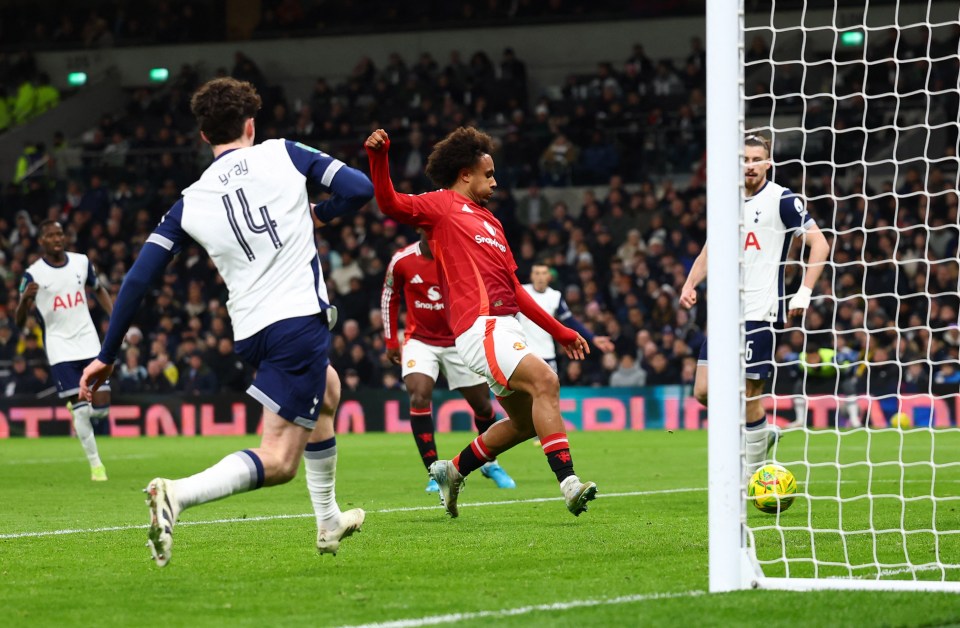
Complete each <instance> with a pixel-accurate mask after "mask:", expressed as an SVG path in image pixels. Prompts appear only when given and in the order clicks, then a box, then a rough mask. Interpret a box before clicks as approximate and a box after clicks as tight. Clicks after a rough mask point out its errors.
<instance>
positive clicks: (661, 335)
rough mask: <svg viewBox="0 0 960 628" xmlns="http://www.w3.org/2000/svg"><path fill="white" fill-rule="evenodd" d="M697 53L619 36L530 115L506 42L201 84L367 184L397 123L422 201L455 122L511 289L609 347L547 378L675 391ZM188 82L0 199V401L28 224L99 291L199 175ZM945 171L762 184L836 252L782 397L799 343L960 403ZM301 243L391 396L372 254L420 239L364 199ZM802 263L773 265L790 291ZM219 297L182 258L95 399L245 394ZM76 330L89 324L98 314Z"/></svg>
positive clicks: (688, 346) (240, 58)
mask: <svg viewBox="0 0 960 628" xmlns="http://www.w3.org/2000/svg"><path fill="white" fill-rule="evenodd" d="M703 60H704V57H703V51H702V46H701V45H700V42H699V41H698V40H696V39H695V40H693V41H692V42H691V49H690V53H689V55H688V56H687V57H686V58H685V59H684V60H683V63H682V66H683V68H684V70H683V72H676V71H675V70H674V69H673V67H674V65H673V63H671V62H670V61H660V62H656V63H655V62H653V61H652V60H650V59H648V58H647V57H646V56H645V55H644V53H643V48H642V46H640V45H637V46H635V47H634V48H633V49H632V50H631V51H629V54H628V55H627V58H626V59H625V61H624V62H623V63H622V64H620V65H619V66H614V65H613V64H612V63H607V62H602V63H599V64H598V66H597V70H596V72H595V73H594V74H593V75H590V76H583V77H570V79H569V80H568V81H567V83H566V84H565V85H563V86H560V87H559V92H560V93H561V97H559V98H556V99H550V98H548V97H542V98H539V99H534V100H531V101H530V102H528V101H527V100H526V98H525V97H524V96H523V94H526V93H527V89H526V80H527V77H526V69H525V66H524V64H523V62H522V60H520V59H519V58H518V57H517V56H516V54H515V53H514V51H513V50H511V49H506V50H504V51H503V54H502V57H501V59H500V61H499V63H498V64H494V63H493V62H492V61H491V60H490V58H489V57H488V55H487V54H485V53H484V52H477V53H475V54H473V55H471V56H470V57H469V61H467V62H465V61H463V58H462V57H461V56H460V54H459V53H457V52H454V53H452V54H451V56H450V59H449V60H448V62H447V63H446V64H445V65H441V64H440V63H438V62H437V61H436V60H435V59H433V58H432V57H431V56H429V55H423V56H421V57H420V58H419V59H417V60H416V62H415V63H413V64H410V65H408V64H407V63H406V60H404V59H403V58H402V57H401V56H400V55H399V54H398V55H394V56H392V57H391V59H390V61H389V62H388V64H387V65H386V66H384V67H379V68H378V67H375V66H374V64H373V62H372V61H371V60H370V59H367V58H364V59H361V60H359V61H358V63H357V65H356V67H355V68H354V70H353V72H352V74H351V77H350V78H349V80H347V81H346V82H344V83H343V84H339V85H331V84H329V83H328V82H327V81H326V80H325V79H323V78H319V79H318V80H317V82H316V84H315V85H314V87H313V90H312V92H311V93H309V94H298V95H287V94H284V93H283V91H282V90H281V89H279V88H278V87H276V86H274V85H271V84H270V83H269V82H268V81H267V80H266V79H265V77H264V75H263V73H262V72H261V71H260V70H259V69H258V67H257V64H256V63H255V62H254V60H252V59H250V58H248V57H246V56H245V55H243V54H242V53H237V56H236V62H235V65H234V66H233V68H231V69H230V70H229V71H228V70H227V69H225V68H224V69H221V70H218V73H220V74H227V73H229V74H231V75H233V76H235V77H237V78H242V79H244V80H249V81H251V82H252V83H254V85H256V86H257V87H258V90H259V91H260V93H261V94H262V95H263V96H264V107H263V109H262V111H261V114H260V117H259V118H258V132H257V137H258V139H267V138H273V137H287V138H289V139H298V140H301V141H303V142H304V143H307V144H310V145H314V146H317V147H319V148H321V149H323V150H325V151H326V152H328V153H331V154H333V155H335V156H337V157H339V158H340V159H342V160H344V161H345V162H347V163H349V164H351V165H354V166H356V167H359V168H361V169H364V170H366V169H367V164H366V159H365V155H363V150H362V139H363V137H364V135H365V134H366V132H368V130H369V129H370V128H372V127H375V126H383V127H385V128H389V129H391V132H392V133H393V129H396V134H395V135H393V137H395V138H396V139H395V140H394V143H393V146H394V148H393V150H392V152H391V156H392V157H393V163H392V172H393V177H394V181H395V183H396V185H397V188H398V190H401V191H405V192H409V193H418V192H422V191H425V190H428V189H430V187H431V186H430V182H429V181H427V180H426V179H425V178H424V175H423V167H424V165H425V164H426V158H427V156H428V154H429V152H430V148H431V146H432V145H433V143H434V142H436V141H437V140H438V139H440V138H442V137H443V136H444V135H445V134H446V133H447V132H448V131H449V130H451V129H452V128H455V127H456V126H460V125H475V126H478V127H480V128H482V129H484V130H487V131H488V132H489V133H491V134H492V135H494V136H495V137H496V138H497V140H498V149H497V154H496V155H494V158H495V160H496V164H497V179H498V182H499V188H498V191H497V194H496V196H495V198H494V199H493V200H492V201H491V204H490V208H491V210H492V211H493V212H494V213H495V214H496V215H497V216H498V218H499V219H500V220H501V222H502V223H503V226H504V229H505V232H506V235H507V238H508V239H509V241H510V244H511V247H512V248H513V250H514V251H515V253H516V257H517V262H518V264H519V270H518V276H519V277H520V278H521V280H523V281H527V280H528V278H529V275H530V268H531V266H532V265H533V264H534V263H535V262H538V261H541V260H543V261H546V262H547V263H548V264H549V265H550V267H551V268H552V272H553V273H554V277H555V280H554V283H553V285H554V286H555V287H556V288H558V289H560V290H561V291H562V292H563V294H564V297H565V299H566V302H567V303H568V305H569V306H570V308H571V310H572V311H573V312H574V313H575V315H576V316H578V317H579V318H580V319H581V320H582V321H584V322H585V323H586V324H587V325H588V326H589V327H591V328H592V329H593V330H594V331H595V332H596V333H598V334H603V335H608V336H610V338H611V339H612V341H613V343H614V344H615V346H616V351H615V352H614V353H612V354H607V355H602V354H600V352H594V353H593V354H592V355H591V356H590V358H589V359H588V360H586V361H585V362H582V363H578V362H566V361H561V365H560V371H561V372H560V375H561V383H562V384H564V385H567V386H571V385H583V386H596V385H662V384H681V385H691V384H692V382H693V379H694V375H695V371H696V364H697V355H698V350H699V347H700V344H701V342H702V340H703V337H704V330H705V328H706V324H705V323H706V311H705V308H704V307H703V306H702V305H700V306H697V307H696V308H694V309H693V310H692V311H687V310H684V309H682V308H681V307H680V306H679V304H678V295H679V293H680V290H681V287H682V285H683V282H684V280H685V278H686V275H687V273H688V271H689V269H690V266H691V264H692V263H693V260H694V259H695V258H696V256H697V255H698V254H699V252H700V250H701V247H702V245H703V243H704V241H705V238H706V213H705V210H706V197H705V188H704V174H703V163H704V160H703V158H702V157H703V149H704V115H705V109H704V100H703V91H704V90H703V79H704V62H703ZM200 80H201V77H200V76H199V75H198V74H197V72H196V71H195V70H194V68H192V67H190V66H184V67H183V68H182V69H181V70H180V72H179V73H178V74H177V75H176V76H175V77H174V78H173V79H172V80H171V82H170V84H169V85H168V86H166V87H164V88H162V89H137V90H134V91H133V92H132V93H131V96H130V101H129V104H128V107H127V110H126V112H125V114H124V115H123V116H116V117H115V116H112V115H104V116H103V117H102V118H101V120H100V121H99V123H98V124H97V125H95V127H94V128H92V129H91V131H90V132H89V133H88V134H86V135H85V136H84V137H83V138H81V139H80V140H79V141H77V142H70V141H68V140H67V139H65V138H58V141H57V142H56V143H55V144H54V145H53V146H51V147H49V148H48V149H43V150H44V151H45V152H46V154H45V155H44V163H45V164H46V165H45V166H44V167H41V168H39V169H38V170H37V171H36V172H34V173H33V174H31V175H30V176H28V177H26V178H24V179H23V180H22V181H20V182H18V183H11V184H9V185H7V186H6V187H5V188H4V190H3V198H2V199H0V202H2V204H3V206H4V207H5V208H16V209H17V211H15V212H14V211H9V212H4V213H3V215H2V216H0V280H2V284H0V385H2V390H3V393H2V394H3V395H13V394H31V395H35V394H44V393H45V391H52V389H53V386H52V384H51V382H50V375H49V372H48V369H47V368H46V361H45V357H44V354H43V351H42V348H41V345H42V332H41V330H40V328H39V325H38V324H37V321H36V320H35V319H31V320H30V321H29V322H28V325H27V328H26V329H24V330H18V329H15V328H14V326H13V323H12V313H13V311H14V309H15V307H16V303H17V300H18V291H17V287H18V282H19V280H20V277H21V276H22V274H23V270H24V268H25V267H26V266H27V265H28V264H29V263H30V262H31V261H32V260H33V259H35V257H36V256H37V255H38V247H37V241H36V235H37V231H36V225H37V224H38V222H39V221H41V220H43V219H46V218H53V219H57V220H60V221H62V222H63V224H64V228H65V230H66V232H67V234H68V237H69V239H70V242H71V244H70V245H69V247H68V248H70V249H72V250H77V251H80V252H84V253H86V254H87V255H88V256H90V258H91V260H92V261H93V263H94V264H95V266H96V267H97V269H98V270H99V272H100V273H101V274H102V275H103V276H104V277H105V278H106V279H107V280H108V281H109V283H110V285H111V290H112V292H113V293H114V294H115V293H116V290H117V289H118V288H119V285H120V283H121V281H122V279H123V276H124V274H125V272H126V271H127V270H128V269H129V268H130V265H131V264H132V262H133V260H134V259H135V257H136V255H137V252H138V250H139V247H140V246H141V245H142V243H143V242H144V240H145V239H146V237H147V235H148V234H149V233H150V231H151V230H152V229H153V227H154V226H155V225H156V223H157V221H158V220H159V219H160V217H161V216H162V214H163V212H164V211H165V210H166V209H167V208H168V207H170V205H172V204H173V203H174V202H175V201H176V200H177V199H178V198H179V195H180V190H181V189H182V188H183V187H184V186H185V185H186V184H188V183H189V182H190V181H192V180H193V179H194V178H195V177H196V175H197V174H198V173H199V172H200V171H202V169H203V168H204V167H205V166H206V164H208V163H209V160H210V156H209V151H207V150H206V148H205V147H204V146H202V145H201V143H200V142H199V139H198V137H197V136H196V134H195V131H194V129H193V126H192V122H191V118H190V113H189V107H188V100H189V95H190V93H191V92H192V90H193V89H194V88H195V87H196V86H197V85H198V84H199V82H200ZM827 145H830V144H829V143H828V144H827ZM47 158H49V159H47ZM953 174H954V173H952V172H944V171H943V170H941V169H939V168H936V167H934V168H931V169H930V170H929V171H928V172H921V171H920V170H910V171H908V172H906V173H905V175H904V176H903V177H901V179H900V180H898V181H897V182H896V186H895V187H894V184H893V183H892V182H891V183H888V184H885V185H884V186H881V188H880V189H873V187H872V186H873V185H875V184H873V182H871V184H870V185H868V184H867V183H865V182H864V181H862V180H850V179H841V178H840V177H833V176H832V174H830V173H823V174H822V175H818V176H817V177H808V178H807V179H806V180H803V179H801V178H800V176H799V174H797V173H790V172H789V171H788V172H787V173H786V174H785V176H777V175H774V178H776V179H777V180H778V182H780V183H781V184H783V185H788V186H790V187H792V188H793V189H795V190H797V191H802V192H803V193H804V194H805V195H806V196H807V197H808V198H810V199H811V202H810V205H809V210H810V212H811V215H812V216H813V217H814V218H815V219H816V220H818V222H819V223H820V225H821V226H822V227H824V228H825V229H826V231H827V233H828V239H829V240H830V241H831V243H832V244H833V245H834V253H833V258H832V261H833V262H834V265H833V267H832V268H831V269H829V270H828V272H826V273H824V276H823V278H822V280H821V282H820V286H819V287H818V289H817V290H816V291H815V296H817V297H819V298H817V299H815V300H814V306H813V307H812V308H811V310H810V311H809V312H808V314H807V316H806V318H805V320H804V321H803V323H800V322H799V321H793V324H794V325H801V324H802V325H805V327H806V330H805V331H806V333H804V332H803V331H801V330H800V329H799V328H798V329H796V330H794V331H787V332H785V333H783V334H782V335H781V338H780V346H779V349H778V353H777V356H778V360H779V361H781V362H782V366H781V368H779V369H778V371H777V379H776V381H775V384H774V385H775V387H776V390H777V391H778V392H782V393H785V394H790V393H792V392H795V390H796V387H797V385H798V382H801V383H802V382H803V381H804V373H805V371H804V369H802V368H800V366H799V364H798V361H799V355H800V353H801V352H803V351H808V352H812V351H815V349H814V346H816V347H835V348H839V349H849V351H844V352H842V353H843V354H844V355H848V356H850V355H852V356H853V361H854V362H855V364H853V366H852V367H851V368H849V369H846V371H845V373H846V374H848V376H852V377H855V378H857V382H858V383H857V389H858V391H859V392H860V393H869V394H872V395H878V394H890V393H891V392H896V391H898V390H899V391H901V392H911V391H913V392H925V391H928V390H930V389H931V387H933V390H934V391H935V392H936V391H937V390H949V387H950V386H953V388H954V389H955V388H956V383H957V381H958V370H960V369H958V366H957V360H958V355H957V350H958V345H960V333H958V331H957V322H958V320H957V317H958V311H960V302H958V301H960V295H958V291H957V282H958V268H957V236H958V230H957V227H956V225H957V224H958V223H957V195H956V192H955V187H956V186H955V181H954V176H953ZM668 175H669V176H668ZM924 175H925V176H924ZM574 184H579V185H583V186H595V187H584V188H583V191H582V194H581V198H580V199H579V201H578V202H577V203H573V204H569V203H568V202H565V201H564V200H561V195H560V194H559V192H561V191H562V190H563V189H564V188H565V187H566V186H570V185H574ZM521 190H523V191H524V193H522V194H520V193H519V192H520V191H521ZM567 197H568V195H563V198H567ZM834 217H836V218H834ZM834 229H836V230H837V232H836V235H835V234H834V232H833V230H834ZM898 230H899V231H898ZM317 233H318V251H319V254H320V257H321V260H322V263H323V267H324V273H325V277H326V278H327V280H328V285H329V291H330V294H331V297H332V299H333V302H334V304H335V305H337V306H338V308H339V309H340V323H339V324H338V327H337V328H336V330H335V331H336V336H335V339H334V341H333V347H332V350H331V361H332V363H333V365H334V366H335V367H336V368H337V370H338V371H339V372H340V373H341V375H342V377H343V379H344V385H345V386H346V387H347V388H348V389H358V388H363V387H387V388H397V387H399V386H400V385H401V383H400V377H399V369H398V368H397V367H396V366H394V365H392V364H391V363H390V362H389V361H388V360H387V359H386V357H385V348H384V343H383V338H382V326H383V322H382V319H381V316H380V311H379V300H380V291H381V287H382V283H383V278H384V272H385V268H386V265H387V263H388V262H389V260H390V257H391V255H392V254H393V252H394V251H395V250H397V249H398V248H399V247H402V246H404V245H406V244H408V243H410V242H412V241H413V240H414V239H415V238H416V235H415V234H414V233H412V232H411V231H410V230H409V229H407V228H405V227H402V226H400V225H398V224H396V223H394V222H393V221H390V220H384V218H383V217H382V215H381V214H379V212H378V211H377V209H376V207H375V205H372V204H371V205H368V206H366V207H365V208H364V209H363V210H361V211H360V212H359V213H357V214H356V215H354V216H351V217H347V218H344V219H342V220H338V221H336V222H335V223H333V224H330V225H326V226H323V227H321V228H319V229H318V232H317ZM793 259H796V255H794V256H793ZM797 271H798V266H796V265H790V266H788V269H787V282H788V286H789V285H794V284H796V283H797V282H798V279H797V277H796V274H797ZM891 286H893V287H894V288H891ZM226 298H227V295H226V294H225V291H224V287H223V283H222V280H221V279H220V277H219V276H218V275H217V273H216V272H215V270H214V268H213V265H212V263H211V262H210V260H209V259H207V258H206V257H205V256H204V255H203V254H202V253H201V251H200V249H199V248H198V247H189V248H187V249H185V250H184V251H183V252H182V253H181V254H180V255H179V256H178V258H177V259H176V260H175V261H174V262H173V263H172V264H171V266H170V267H169V268H168V269H167V273H166V275H165V277H164V281H163V287H162V288H160V289H159V290H157V291H156V292H154V293H153V294H152V295H151V296H150V297H149V298H148V301H147V303H146V304H145V306H144V308H143V309H142V311H141V312H140V314H139V315H138V319H137V321H136V323H137V328H136V329H135V330H131V333H130V334H128V336H127V340H126V343H125V346H126V348H125V351H124V354H123V356H122V358H121V360H120V361H121V364H120V366H119V368H118V369H117V372H116V374H115V376H114V389H115V390H119V391H123V392H168V391H172V390H179V391H181V392H183V393H184V394H200V393H207V392H214V391H217V390H230V391H234V390H235V391H242V390H244V389H245V388H246V385H247V383H248V382H249V379H250V376H251V374H250V372H249V371H248V369H247V368H246V367H245V366H244V365H243V363H242V362H241V361H240V360H239V358H238V357H237V356H236V355H235V354H234V353H233V342H232V340H231V334H230V327H229V325H230V323H229V319H228V317H227V314H226V308H225V305H224V303H225V301H226ZM704 302H705V301H704V299H700V303H704ZM94 316H95V320H97V321H98V325H99V327H100V329H101V333H102V331H103V330H104V329H105V322H106V321H105V318H104V315H103V313H102V312H99V311H95V312H94ZM895 324H899V326H900V327H901V329H902V330H903V331H897V330H896V329H894V325H895ZM928 326H929V328H931V330H932V331H929V330H927V329H925V327H928ZM824 329H832V330H834V331H833V333H832V334H830V337H829V338H822V337H821V336H822V334H819V333H816V332H819V331H820V330H824ZM931 365H932V366H931ZM944 386H945V387H946V388H943V387H944ZM954 392H955V390H954Z"/></svg>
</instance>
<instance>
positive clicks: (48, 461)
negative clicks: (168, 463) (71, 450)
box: [0, 454, 157, 465]
mask: <svg viewBox="0 0 960 628" xmlns="http://www.w3.org/2000/svg"><path fill="white" fill-rule="evenodd" d="M156 457H157V455H156V454H121V455H119V456H113V455H111V456H110V458H109V460H107V462H110V461H112V460H142V459H144V458H156ZM81 462H86V461H85V460H84V459H83V458H26V459H24V460H3V461H0V464H4V465H21V464H59V463H63V464H78V463H81Z"/></svg>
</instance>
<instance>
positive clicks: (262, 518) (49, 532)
mask: <svg viewBox="0 0 960 628" xmlns="http://www.w3.org/2000/svg"><path fill="white" fill-rule="evenodd" d="M705 490H706V489H704V488H671V489H663V490H657V491H633V492H629V493H606V494H600V495H597V497H598V498H600V497H602V498H605V499H611V498H614V497H642V496H646V495H665V494H669V493H689V492H694V491H705ZM562 499H563V497H535V498H531V499H511V500H504V501H495V502H477V503H473V504H470V503H467V504H460V507H461V508H467V507H483V506H509V505H511V504H534V503H539V502H554V501H561V500H562ZM441 508H443V507H442V506H439V505H436V506H407V507H401V508H382V509H380V510H372V511H370V512H371V513H376V514H388V513H392V512H416V511H420V510H440V509H441ZM314 516H316V515H314V514H313V513H312V512H311V513H304V514H299V515H263V516H260V517H231V518H229V519H209V520H205V521H180V522H178V523H177V526H205V525H219V524H222V523H243V522H245V521H275V520H281V519H304V518H307V517H314ZM148 527H150V526H148V525H126V526H108V527H103V528H86V529H81V528H73V529H65V530H44V531H40V532H9V533H6V534H0V540H2V539H25V538H40V537H46V536H64V535H68V534H92V533H97V532H123V531H125V530H146V529H147V528H148Z"/></svg>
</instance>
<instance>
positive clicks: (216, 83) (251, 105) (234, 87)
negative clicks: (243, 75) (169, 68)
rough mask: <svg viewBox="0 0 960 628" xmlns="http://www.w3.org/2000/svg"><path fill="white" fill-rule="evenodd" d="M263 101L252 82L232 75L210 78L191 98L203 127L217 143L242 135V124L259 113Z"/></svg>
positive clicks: (209, 139) (201, 129)
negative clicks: (240, 79) (239, 79)
mask: <svg viewBox="0 0 960 628" xmlns="http://www.w3.org/2000/svg"><path fill="white" fill-rule="evenodd" d="M261 104H262V101H261V100H260V96H259V95H258V94H257V90H256V88H255V87H254V86H253V85H251V84H250V83H248V82H247V81H238V80H237V79H235V78H230V77H225V78H217V79H213V80H212V81H207V82H206V83H204V84H203V85H201V86H200V88H199V89H198V90H197V91H196V92H194V94H193V97H192V98H190V110H191V111H192V112H193V115H194V116H195V117H196V118H197V123H198V124H199V125H200V131H201V132H202V133H203V134H204V136H206V138H207V141H208V142H210V143H211V144H212V145H214V146H216V145H218V144H229V143H230V142H232V141H234V140H236V139H238V138H240V136H242V135H243V125H244V124H245V123H246V121H247V119H248V118H253V117H254V116H256V115H257V112H258V111H260V105H261Z"/></svg>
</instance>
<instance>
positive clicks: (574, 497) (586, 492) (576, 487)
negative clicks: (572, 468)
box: [560, 475, 597, 517]
mask: <svg viewBox="0 0 960 628" xmlns="http://www.w3.org/2000/svg"><path fill="white" fill-rule="evenodd" d="M560 490H561V491H562V492H563V498H564V501H566V503H567V510H569V511H570V512H571V513H573V516H575V517H579V516H580V513H582V512H586V510H587V502H589V501H592V500H594V499H596V498H597V485H596V484H594V483H593V482H581V481H580V478H578V477H577V476H575V475H571V476H570V477H568V478H566V479H565V480H564V481H563V482H561V483H560Z"/></svg>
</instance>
